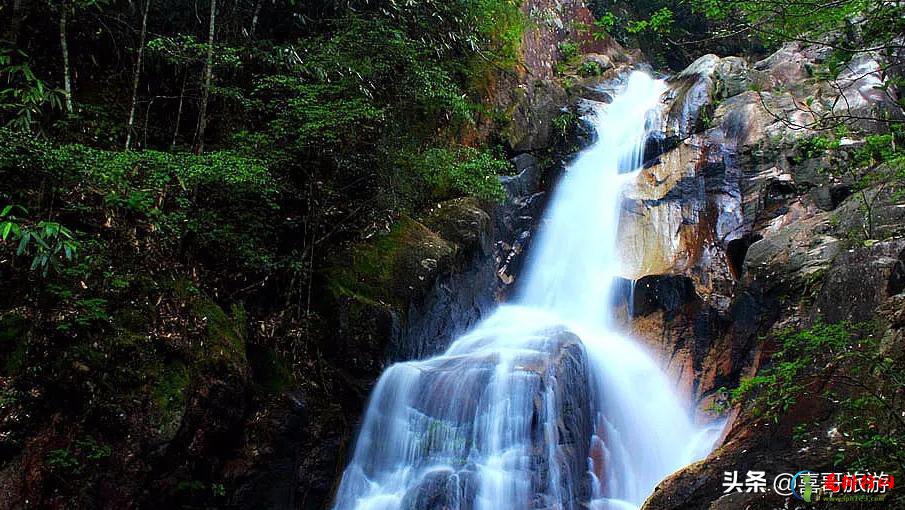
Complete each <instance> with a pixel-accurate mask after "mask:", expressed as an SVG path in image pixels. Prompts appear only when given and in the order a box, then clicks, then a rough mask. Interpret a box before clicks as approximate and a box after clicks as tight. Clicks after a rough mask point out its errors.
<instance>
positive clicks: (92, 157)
mask: <svg viewBox="0 0 905 510" xmlns="http://www.w3.org/2000/svg"><path fill="white" fill-rule="evenodd" d="M0 145H2V147H0V171H3V170H12V169H17V168H19V169H23V170H25V169H27V171H28V172H30V177H39V176H44V177H45V178H48V179H53V180H54V181H56V182H58V183H60V184H61V185H62V187H63V188H64V189H72V190H77V191H79V192H81V193H88V194H91V195H94V194H99V195H100V198H101V200H102V202H103V204H104V205H105V206H106V207H107V208H108V209H111V210H112V211H111V212H114V211H115V212H118V213H119V214H120V215H123V216H126V217H133V218H138V219H140V220H141V221H145V222H148V223H149V224H150V227H151V235H153V236H155V237H157V239H158V241H159V242H161V243H162V246H163V247H173V246H176V245H179V244H180V243H183V242H184V240H185V239H186V238H187V237H189V238H191V239H192V240H193V242H194V245H195V246H196V247H197V250H199V251H201V250H212V253H215V254H218V255H220V256H221V257H222V258H226V259H233V260H235V261H237V262H239V263H243V264H249V265H262V264H267V263H269V260H268V258H267V253H266V252H265V251H262V250H261V247H260V245H261V240H262V239H265V238H267V236H268V235H269V232H270V229H271V228H272V227H271V225H272V218H271V215H272V214H273V211H274V210H275V208H276V207H277V202H276V200H277V199H278V196H279V192H280V188H279V186H278V184H277V183H276V182H275V180H274V178H273V176H272V175H271V173H270V171H269V170H268V168H267V166H266V165H265V164H264V163H263V162H262V161H260V160H258V159H256V158H254V157H253V156H242V155H239V154H236V153H233V152H227V151H217V152H211V153H206V154H202V155H198V156H196V155H193V154H188V153H167V152H158V151H143V152H134V151H130V152H114V151H106V150H100V149H93V148H89V147H85V146H82V145H64V146H60V147H53V146H51V145H49V144H47V143H45V142H42V141H39V140H34V139H30V138H28V137H27V136H23V135H20V134H17V133H14V132H11V131H8V130H0ZM16 171H19V170H16ZM76 197H77V199H81V200H83V199H84V195H79V194H78V193H77V194H76ZM61 206H62V207H63V208H64V209H65V208H67V207H71V208H78V207H80V204H79V203H71V204H67V203H65V202H64V203H63V204H61ZM76 210H77V209H76ZM12 212H14V211H12V210H11V211H9V214H12ZM7 229H8V230H9V237H15V238H16V239H18V242H19V246H20V248H21V249H22V250H24V251H21V253H25V254H29V255H32V256H33V257H34V262H33V264H34V267H35V269H40V270H41V271H42V273H43V274H45V275H46V274H47V272H48V271H49V270H59V268H60V266H61V263H62V262H63V261H67V262H71V261H73V260H74V259H75V258H76V255H77V253H78V244H77V242H76V241H75V236H74V234H73V233H72V232H70V230H69V229H67V228H66V227H64V226H62V225H59V224H58V223H55V222H50V221H42V222H32V223H27V222H23V221H21V220H6V223H4V224H0V234H2V233H3V232H5V231H7ZM3 237H4V238H5V237H6V236H3Z"/></svg>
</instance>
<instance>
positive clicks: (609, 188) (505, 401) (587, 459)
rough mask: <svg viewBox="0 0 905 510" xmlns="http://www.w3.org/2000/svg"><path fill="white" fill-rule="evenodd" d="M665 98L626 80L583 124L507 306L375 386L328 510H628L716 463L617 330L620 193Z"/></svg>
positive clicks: (642, 79) (699, 433) (710, 433)
mask: <svg viewBox="0 0 905 510" xmlns="http://www.w3.org/2000/svg"><path fill="white" fill-rule="evenodd" d="M665 91H666V85H665V84H664V83H663V82H662V81H660V80H654V79H652V78H651V77H649V76H648V75H646V74H644V73H641V72H633V73H631V74H630V75H629V76H628V77H627V78H626V79H625V80H624V84H623V87H622V90H621V91H620V92H619V93H617V94H616V95H615V97H614V99H613V102H612V103H611V104H609V105H601V106H600V107H599V108H598V109H597V110H596V111H595V112H594V114H593V115H592V116H591V118H590V119H589V120H590V121H591V122H592V123H593V124H594V126H595V128H596V130H597V134H598V140H597V142H595V143H594V144H593V145H592V146H591V147H589V148H588V149H586V150H585V151H584V152H582V153H581V154H580V155H579V156H578V157H577V158H576V159H575V161H574V162H573V163H572V164H571V165H570V166H569V168H568V169H567V170H566V172H565V173H564V175H563V177H562V179H561V181H560V182H559V184H558V186H557V188H556V191H555V193H554V195H553V197H552V199H551V201H550V204H549V206H548V209H547V212H546V216H545V218H544V221H543V223H542V226H541V228H540V232H539V237H538V239H537V240H536V242H535V243H534V245H533V246H532V250H533V251H532V254H531V255H532V257H531V262H530V264H529V266H528V268H527V271H526V273H525V276H524V281H523V283H522V286H521V287H520V292H519V294H518V295H517V297H516V299H515V303H514V304H512V305H505V306H500V307H499V308H498V309H497V310H496V311H495V312H494V313H493V314H491V316H490V317H488V318H487V319H486V320H484V321H483V322H482V323H481V324H479V325H478V326H477V327H476V328H475V329H474V330H472V331H471V332H469V333H468V334H466V335H464V336H462V337H460V338H458V339H457V340H456V341H455V342H453V343H452V345H451V346H450V347H449V349H448V350H447V351H446V352H445V353H443V354H442V355H440V356H437V357H434V358H429V359H425V360H421V361H411V362H405V363H398V364H395V365H393V366H391V367H389V368H388V369H387V370H386V371H385V372H384V374H383V375H382V376H381V378H380V381H379V382H378V383H377V385H376V387H375V389H374V391H373V394H372V396H371V400H370V402H369V405H368V409H367V412H366V415H365V419H364V423H363V425H362V429H361V432H360V435H359V437H358V441H357V443H356V447H355V452H354V455H353V457H352V460H351V462H350V464H349V466H348V468H347V469H346V471H345V473H344V474H343V478H342V481H341V483H340V487H339V490H338V493H337V499H336V503H335V508H336V509H337V510H353V509H354V510H390V509H407V510H408V509H411V510H426V509H441V508H442V509H461V510H466V509H477V510H506V509H512V510H523V509H529V508H548V509H556V510H560V509H562V510H564V509H577V508H580V507H581V505H582V504H588V505H589V506H590V507H591V508H592V509H595V510H604V509H624V508H628V509H631V508H638V507H639V506H640V505H641V504H642V503H643V501H644V499H645V498H646V497H647V496H648V495H649V494H650V493H651V492H652V491H653V489H654V487H655V486H656V484H657V483H659V482H660V481H661V480H662V479H663V478H664V477H666V476H668V475H669V474H671V473H672V472H674V471H675V470H677V469H679V468H681V467H683V466H685V465H687V464H689V463H691V462H694V461H695V460H698V459H700V458H702V457H703V456H705V455H706V454H707V453H708V452H709V451H710V449H711V448H712V446H713V442H714V440H715V438H716V434H717V433H718V431H716V430H714V429H713V428H703V427H696V426H695V425H694V424H693V422H692V420H691V419H690V414H689V410H688V409H687V406H686V405H685V403H684V402H681V401H680V399H679V398H678V397H677V396H676V395H675V394H674V392H673V390H672V388H671V385H670V382H669V381H668V380H667V379H666V377H665V376H664V374H663V373H662V371H661V369H660V367H659V366H658V365H657V364H656V363H655V362H654V361H653V360H652V359H651V358H650V357H649V356H648V354H647V353H646V352H645V351H644V350H643V349H641V348H640V347H638V346H637V345H636V344H635V343H634V342H633V341H632V340H631V339H627V338H624V337H622V336H620V335H619V334H618V333H617V332H616V331H615V328H614V327H613V325H612V324H611V321H612V316H613V313H612V310H611V308H612V305H611V302H612V292H613V289H612V287H613V283H614V281H615V280H614V279H615V277H616V276H618V274H619V260H620V257H619V253H618V251H617V250H618V246H616V238H617V229H618V223H619V207H620V203H621V193H622V186H623V182H624V181H625V180H626V179H632V178H634V177H635V174H636V172H637V171H638V170H639V169H640V167H641V165H642V161H641V158H642V152H643V149H644V143H645V140H646V138H647V136H648V134H649V133H650V131H651V130H652V129H656V128H657V127H658V126H659V113H660V112H659V110H660V107H661V97H662V95H663V93H664V92H665ZM588 443H589V444H588Z"/></svg>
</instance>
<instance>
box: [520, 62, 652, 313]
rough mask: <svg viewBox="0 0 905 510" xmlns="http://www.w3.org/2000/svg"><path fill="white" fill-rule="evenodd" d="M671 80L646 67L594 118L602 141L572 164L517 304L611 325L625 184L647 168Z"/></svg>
mask: <svg viewBox="0 0 905 510" xmlns="http://www.w3.org/2000/svg"><path fill="white" fill-rule="evenodd" d="M664 92H666V84H665V83H664V82H663V81H662V80H655V79H653V78H651V77H650V76H648V75H647V74H645V73H642V72H633V73H632V74H630V75H629V76H628V79H627V80H626V83H625V89H624V91H623V92H622V93H621V94H618V95H616V96H615V97H614V98H613V101H612V103H610V104H609V105H601V106H600V107H598V108H597V110H596V111H595V113H594V114H593V115H592V116H590V118H589V120H590V122H591V123H592V124H593V125H594V128H595V130H596V131H597V135H598V141H597V143H595V144H594V145H592V146H591V147H589V148H588V149H587V150H586V151H584V152H582V153H581V154H580V155H579V156H578V158H577V159H576V160H575V161H574V162H573V163H572V164H571V165H570V166H569V167H568V168H567V169H566V172H565V175H563V177H562V178H561V180H560V181H559V183H558V184H557V187H556V192H555V194H554V196H553V199H552V200H551V202H550V204H549V206H548V208H547V213H546V216H545V218H544V219H543V222H542V226H541V229H540V233H539V234H540V235H539V239H538V241H537V242H535V244H534V245H533V246H532V248H531V249H532V253H531V254H530V255H531V258H530V262H529V266H528V270H527V273H526V275H525V276H524V277H523V278H524V281H525V282H526V283H525V284H524V286H523V287H522V289H521V291H520V293H519V295H518V302H519V303H522V304H525V305H528V306H536V307H539V308H544V309H546V310H551V311H553V312H554V313H555V314H556V315H558V316H559V317H560V318H562V319H566V320H569V321H574V322H578V323H581V324H584V325H586V326H589V327H598V328H599V327H604V326H605V325H606V322H607V319H608V318H609V316H610V314H609V313H608V312H609V310H608V308H609V302H610V293H611V289H612V285H613V282H614V278H615V277H617V276H618V275H619V269H620V267H619V256H618V253H617V251H616V235H617V229H618V227H619V206H620V203H621V193H622V183H623V182H624V181H625V180H626V179H627V178H632V177H633V176H634V172H635V171H636V170H638V169H640V168H641V165H642V156H643V152H644V142H645V140H646V139H647V137H648V134H649V133H650V131H651V130H652V129H655V128H656V127H658V121H659V111H658V106H659V105H660V98H661V96H662V95H663V93H664Z"/></svg>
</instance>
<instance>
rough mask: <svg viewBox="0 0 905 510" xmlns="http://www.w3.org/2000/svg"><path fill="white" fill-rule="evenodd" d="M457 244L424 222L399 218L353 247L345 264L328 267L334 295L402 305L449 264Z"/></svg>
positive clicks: (420, 291)
mask: <svg viewBox="0 0 905 510" xmlns="http://www.w3.org/2000/svg"><path fill="white" fill-rule="evenodd" d="M456 251H457V246H456V245H455V244H453V243H450V242H449V241H446V240H445V239H443V238H442V237H440V235H438V234H437V233H435V232H433V231H431V230H430V229H429V228H427V227H426V226H424V224H422V223H419V222H417V221H415V220H413V219H412V218H409V217H403V218H401V219H400V220H399V221H398V222H397V223H396V224H395V225H394V226H393V228H392V229H391V230H390V232H388V233H386V234H382V235H379V236H377V237H376V238H374V239H372V240H370V241H368V242H365V243H362V244H360V245H358V246H355V247H353V248H352V250H351V252H350V254H349V256H348V260H347V261H345V262H346V263H347V264H341V265H340V264H337V265H335V266H334V267H333V268H332V269H331V270H329V271H328V278H329V285H330V289H331V291H332V292H333V294H334V296H336V297H341V296H355V297H356V298H358V299H359V300H363V301H372V302H383V303H389V304H393V305H398V306H400V307H401V306H404V305H405V304H406V303H407V302H408V301H409V300H410V299H411V298H413V297H416V296H418V295H420V294H421V293H422V292H423V290H424V287H425V282H427V281H428V280H429V279H430V278H431V277H432V276H433V275H434V274H436V273H438V272H439V271H442V270H444V269H445V268H447V267H449V265H450V262H451V261H452V259H453V258H454V256H455V254H456Z"/></svg>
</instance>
